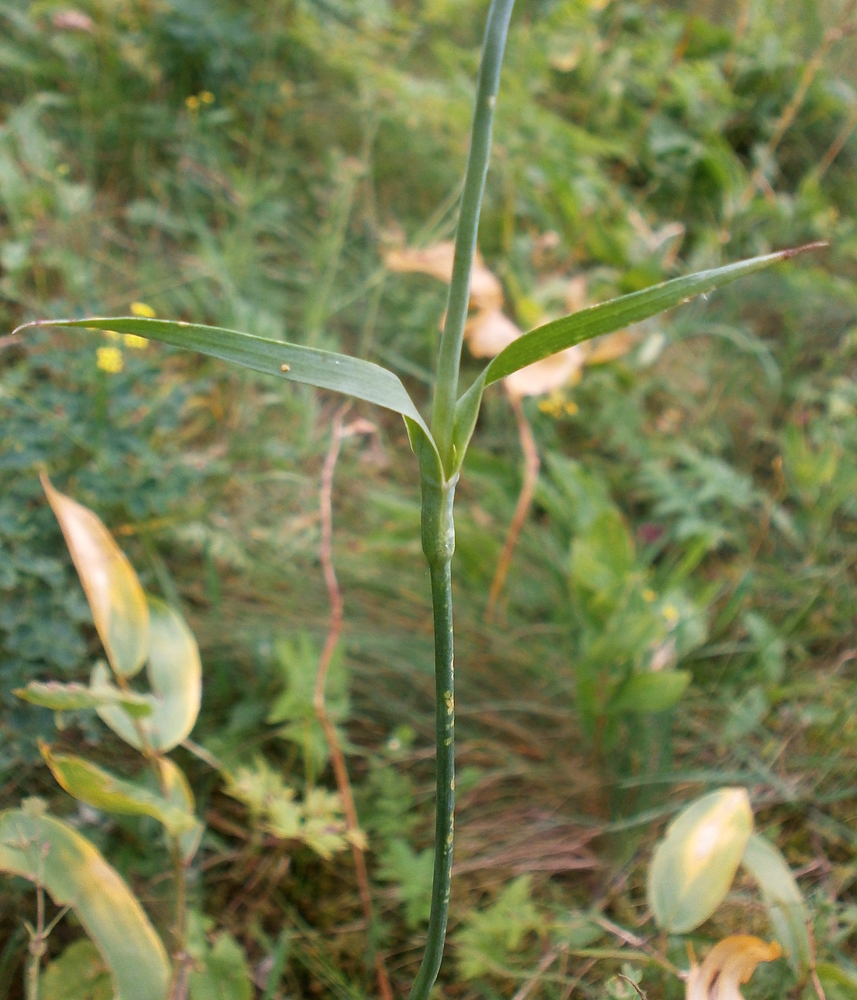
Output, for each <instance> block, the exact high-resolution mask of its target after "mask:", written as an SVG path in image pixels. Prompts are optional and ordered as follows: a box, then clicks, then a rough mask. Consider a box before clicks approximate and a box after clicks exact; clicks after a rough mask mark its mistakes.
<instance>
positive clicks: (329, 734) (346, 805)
mask: <svg viewBox="0 0 857 1000" xmlns="http://www.w3.org/2000/svg"><path fill="white" fill-rule="evenodd" d="M350 406H351V403H350V402H348V403H345V404H344V405H343V406H340V407H339V409H338V410H337V411H336V415H335V417H334V418H333V427H332V430H331V437H330V447H329V448H328V451H327V455H326V457H325V460H324V466H323V467H322V472H321V485H320V489H319V516H320V520H321V540H320V542H319V549H318V554H319V560H320V562H321V567H322V573H323V575H324V583H325V586H326V587H327V597H328V601H329V603H330V625H329V627H328V630H327V636H326V637H325V640H324V647H323V649H322V651H321V657H320V658H319V663H318V673H317V674H316V678H315V689H314V691H313V699H312V704H313V709H314V710H315V716H316V718H317V719H318V722H319V725H320V726H321V728H322V730H323V732H324V738H325V740H326V741H327V746H328V748H329V750H330V762H331V764H332V766H333V773H334V776H335V778H336V788H337V790H338V792H339V797H340V799H341V800H342V808H343V811H344V813H345V826H346V830H347V833H348V840H349V842H350V844H351V855H352V857H353V859H354V871H355V873H356V876H357V888H358V892H359V894H360V904H361V906H362V908H363V916H364V917H365V919H366V926H367V929H368V931H369V933H370V935H371V933H372V928H373V927H374V922H375V918H374V914H373V908H372V894H371V892H370V890H369V874H368V872H367V870H366V858H365V855H364V853H363V844H362V840H361V838H362V834H361V832H360V824H359V822H358V819H357V809H356V807H355V805H354V795H353V793H352V790H351V781H350V779H349V777H348V767H347V765H346V763H345V754H344V753H343V752H342V747H341V746H340V743H339V736H338V734H337V732H336V726H334V724H333V722H332V720H331V718H330V715H329V714H328V711H327V705H326V702H325V697H324V689H325V685H326V684H327V675H328V672H329V670H330V664H331V661H332V660H333V654H334V653H335V652H336V647H337V646H338V645H339V639H340V635H341V634H342V619H343V601H342V592H341V591H340V589H339V583H338V581H337V579H336V570H335V568H334V565H333V499H332V498H333V474H334V471H335V469H336V462H337V459H338V458H339V451H340V448H341V447H342V439H343V437H344V436H345V432H344V430H343V423H344V420H345V415H346V413H347V412H348V410H349V408H350ZM372 951H373V952H374V962H375V976H376V978H377V981H378V993H379V995H380V997H381V1000H393V990H392V988H391V987H390V980H389V977H388V975H387V969H386V967H385V965H384V959H383V957H382V955H381V953H380V952H379V951H378V949H377V948H375V947H374V944H373V945H372Z"/></svg>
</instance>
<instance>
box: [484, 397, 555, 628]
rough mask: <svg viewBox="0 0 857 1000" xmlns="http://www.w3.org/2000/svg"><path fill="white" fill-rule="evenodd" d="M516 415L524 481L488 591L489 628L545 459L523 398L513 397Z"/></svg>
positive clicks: (511, 398) (486, 616) (487, 612)
mask: <svg viewBox="0 0 857 1000" xmlns="http://www.w3.org/2000/svg"><path fill="white" fill-rule="evenodd" d="M509 400H510V402H511V404H512V412H513V413H514V414H515V421H516V423H517V425H518V440H519V441H520V442H521V451H522V452H523V453H524V479H523V482H522V483H521V492H520V494H519V495H518V502H517V504H516V506H515V513H514V514H513V515H512V521H511V524H510V525H509V530H508V532H507V533H506V540H505V542H504V543H503V550H502V552H501V553H500V558H499V559H498V560H497V568H496V569H495V571H494V579H493V580H492V581H491V589H490V590H489V591H488V603H487V605H486V608H485V621H486V622H488V623H489V624H490V623H491V622H493V621H494V620H495V619H496V617H497V603H498V601H499V599H500V593H501V592H502V590H503V586H504V585H505V583H506V577H507V576H508V575H509V567H510V566H511V564H512V556H513V555H514V554H515V548H516V547H517V545H518V540H519V539H520V537H521V532H522V531H523V529H524V525H525V524H526V521H527V516H528V515H529V512H530V507H531V506H532V503H533V499H534V497H535V495H536V486H537V485H538V482H539V470H540V469H541V464H542V463H541V458H540V457H539V449H538V445H537V444H536V439H535V436H534V435H533V429H532V427H531V426H530V422H529V421H528V420H527V415H526V414H525V413H524V404H523V400H522V399H521V397H520V396H510V397H509Z"/></svg>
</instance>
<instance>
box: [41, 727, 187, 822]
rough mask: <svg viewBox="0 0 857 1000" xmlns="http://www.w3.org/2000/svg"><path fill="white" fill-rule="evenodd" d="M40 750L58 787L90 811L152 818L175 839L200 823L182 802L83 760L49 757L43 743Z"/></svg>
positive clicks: (66, 756) (71, 756)
mask: <svg viewBox="0 0 857 1000" xmlns="http://www.w3.org/2000/svg"><path fill="white" fill-rule="evenodd" d="M40 750H41V752H42V757H44V759H45V763H46V764H47V765H48V767H49V768H50V769H51V773H52V774H53V776H54V777H55V778H56V779H57V782H58V783H59V784H60V786H61V787H62V788H64V789H65V790H66V791H67V792H68V793H69V795H73V796H74V797H75V798H76V799H78V800H80V801H81V802H85V803H86V804H87V805H90V806H92V807H93V809H101V810H103V811H104V812H109V813H119V814H120V815H126V816H152V817H153V818H154V819H156V820H159V821H160V822H161V823H163V824H164V826H165V827H166V829H167V832H168V833H169V834H170V835H171V836H174V837H178V836H180V835H181V834H184V833H189V832H191V831H195V830H196V828H197V827H198V826H199V821H198V820H197V818H196V817H195V816H194V815H193V812H192V811H191V810H189V809H187V808H185V805H184V803H180V804H178V805H176V804H175V803H173V802H171V801H168V800H167V799H165V798H164V797H163V796H161V795H158V794H157V793H156V792H153V791H150V790H149V789H148V788H144V787H143V786H142V785H137V784H135V783H134V782H131V781H125V779H124V778H117V777H116V775H114V774H111V773H110V772H109V771H105V770H104V769H103V768H101V767H96V765H95V764H90V763H89V761H88V760H84V759H83V758H82V757H75V756H73V755H71V754H52V753H51V751H50V749H49V748H48V747H47V746H46V745H45V744H44V743H42V744H41V745H40Z"/></svg>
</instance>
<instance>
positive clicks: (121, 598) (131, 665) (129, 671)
mask: <svg viewBox="0 0 857 1000" xmlns="http://www.w3.org/2000/svg"><path fill="white" fill-rule="evenodd" d="M42 486H43V487H44V490H45V493H46V494H47V498H48V503H50V505H51V508H52V509H53V512H54V514H56V518H57V520H58V521H59V525H60V528H61V529H62V533H63V535H64V537H65V540H66V544H67V545H68V550H69V552H70V553H71V558H72V561H73V562H74V566H75V569H76V570H77V574H78V576H79V577H80V582H81V583H82V584H83V589H84V592H85V593H86V599H87V601H89V607H90V608H91V610H92V617H93V620H94V622H95V628H96V630H97V632H98V637H99V639H101V643H102V645H103V646H104V651H105V652H106V654H107V659H108V660H109V661H110V666H111V667H113V670H114V671H115V672H116V673H117V674H118V675H119V676H120V677H133V676H134V674H136V673H137V671H138V670H139V669H140V667H142V666H143V661H144V660H145V658H146V648H147V646H148V644H149V611H148V608H147V606H146V595H145V594H144V593H143V588H142V587H141V586H140V581H139V580H138V579H137V574H136V573H135V572H134V568H133V567H132V566H131V563H130V562H128V559H127V557H126V556H125V553H124V552H123V551H122V550H121V549H120V548H119V546H118V545H117V544H116V542H115V541H114V540H113V536H112V535H111V534H110V532H109V531H108V530H107V528H106V527H105V526H104V524H103V522H102V521H101V519H100V518H99V517H97V516H96V515H95V514H94V513H93V512H92V511H91V510H89V508H88V507H84V506H83V504H79V503H78V502H77V501H76V500H72V499H71V497H67V496H65V494H63V493H60V492H59V490H55V489H54V487H53V486H52V485H51V483H50V480H49V479H48V477H47V476H45V475H42Z"/></svg>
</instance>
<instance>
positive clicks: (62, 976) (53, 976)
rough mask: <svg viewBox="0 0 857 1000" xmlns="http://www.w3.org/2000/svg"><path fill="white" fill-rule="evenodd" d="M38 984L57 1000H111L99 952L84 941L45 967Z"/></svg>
mask: <svg viewBox="0 0 857 1000" xmlns="http://www.w3.org/2000/svg"><path fill="white" fill-rule="evenodd" d="M40 985H41V988H42V990H43V992H44V995H45V996H48V997H55V998H56V1000H113V985H112V983H111V982H110V973H109V972H108V971H107V969H106V968H105V965H104V961H103V959H102V958H101V955H99V953H98V949H97V948H96V947H95V945H94V944H93V943H92V942H91V941H87V940H86V939H85V938H84V939H82V940H80V941H75V942H74V944H70V945H69V946H68V947H67V948H66V949H65V951H63V953H62V955H60V956H59V958H56V959H54V960H53V962H51V963H50V964H49V965H48V966H47V968H46V969H45V971H44V974H43V976H42V979H41V983H40Z"/></svg>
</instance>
